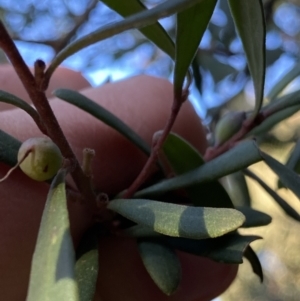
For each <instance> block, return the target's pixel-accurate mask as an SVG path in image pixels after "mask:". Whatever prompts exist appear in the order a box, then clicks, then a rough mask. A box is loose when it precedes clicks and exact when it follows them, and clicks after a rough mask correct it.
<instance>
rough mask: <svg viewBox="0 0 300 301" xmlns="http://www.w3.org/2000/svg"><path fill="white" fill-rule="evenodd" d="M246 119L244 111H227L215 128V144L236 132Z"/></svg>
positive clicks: (221, 142)
mask: <svg viewBox="0 0 300 301" xmlns="http://www.w3.org/2000/svg"><path fill="white" fill-rule="evenodd" d="M245 119H246V113H245V112H229V113H227V114H226V115H224V116H223V117H222V118H221V119H220V120H219V121H218V123H217V125H216V128H215V145H216V146H218V145H221V144H223V143H224V142H226V141H227V140H228V139H229V138H231V137H232V136H233V135H234V134H236V133H237V132H238V131H239V130H240V128H241V127H242V125H243V122H244V120H245Z"/></svg>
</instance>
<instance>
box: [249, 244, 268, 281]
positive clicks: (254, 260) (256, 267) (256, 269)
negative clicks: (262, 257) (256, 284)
mask: <svg viewBox="0 0 300 301" xmlns="http://www.w3.org/2000/svg"><path fill="white" fill-rule="evenodd" d="M244 256H245V258H247V259H248V261H249V262H250V264H251V267H252V270H253V273H255V274H256V275H257V276H258V277H259V279H260V281H261V282H263V280H264V274H263V270H262V267H261V264H260V261H259V259H258V257H257V255H256V253H255V252H254V251H253V249H252V248H251V247H250V246H248V248H247V249H246V250H245V252H244Z"/></svg>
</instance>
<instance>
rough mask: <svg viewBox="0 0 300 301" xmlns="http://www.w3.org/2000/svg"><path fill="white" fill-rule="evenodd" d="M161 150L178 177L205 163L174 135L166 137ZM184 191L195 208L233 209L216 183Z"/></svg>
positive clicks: (182, 140)
mask: <svg viewBox="0 0 300 301" xmlns="http://www.w3.org/2000/svg"><path fill="white" fill-rule="evenodd" d="M162 150H163V152H164V154H165V155H166V157H167V159H168V161H169V163H170V164H171V166H172V168H173V169H174V171H175V172H176V174H178V175H180V174H183V173H185V172H188V171H191V170H193V169H195V168H197V167H199V166H201V165H203V164H204V163H205V162H204V160H203V159H202V157H201V155H200V154H199V152H198V151H197V150H196V149H195V148H194V147H193V146H192V145H190V144H189V143H188V142H187V141H186V140H184V139H183V138H181V137H179V136H178V135H176V134H174V133H170V134H169V135H168V137H167V139H166V140H165V142H164V144H163V147H162ZM186 191H187V193H188V195H189V197H190V198H191V200H192V201H193V204H194V205H195V206H199V207H215V208H233V204H232V202H231V200H230V198H229V196H228V194H227V192H226V191H225V189H224V188H223V186H222V185H221V184H220V183H219V182H218V181H212V182H207V183H200V184H197V185H193V186H190V187H187V188H186Z"/></svg>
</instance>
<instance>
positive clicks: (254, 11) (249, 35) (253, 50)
mask: <svg viewBox="0 0 300 301" xmlns="http://www.w3.org/2000/svg"><path fill="white" fill-rule="evenodd" d="M228 3H229V6H230V9H231V14H232V17H233V19H234V23H235V26H236V29H237V31H238V33H239V36H240V38H241V40H242V43H243V47H244V51H245V53H246V57H247V61H248V67H249V70H250V74H251V76H252V79H253V84H254V90H255V99H256V101H255V109H254V112H253V117H255V116H256V115H257V114H258V112H259V111H260V108H261V105H262V101H263V95H264V83H265V65H266V58H265V56H266V45H265V40H266V25H265V16H264V8H263V3H262V0H243V1H237V0H228Z"/></svg>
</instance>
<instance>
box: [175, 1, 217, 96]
mask: <svg viewBox="0 0 300 301" xmlns="http://www.w3.org/2000/svg"><path fill="white" fill-rule="evenodd" d="M216 3H217V0H203V1H201V2H200V3H198V4H196V5H194V6H192V7H191V8H189V9H187V10H184V11H183V12H180V13H178V14H177V30H176V60H175V71H174V89H175V93H178V92H179V93H180V94H181V89H182V85H183V82H184V78H185V76H186V74H187V71H188V68H189V66H190V65H191V63H192V61H193V59H194V56H195V55H196V52H197V49H198V47H199V44H200V41H201V39H202V36H203V34H204V32H205V30H206V27H207V25H208V22H209V20H210V18H211V16H212V13H213V11H214V8H215V6H216ZM177 91H178V92H177Z"/></svg>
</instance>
